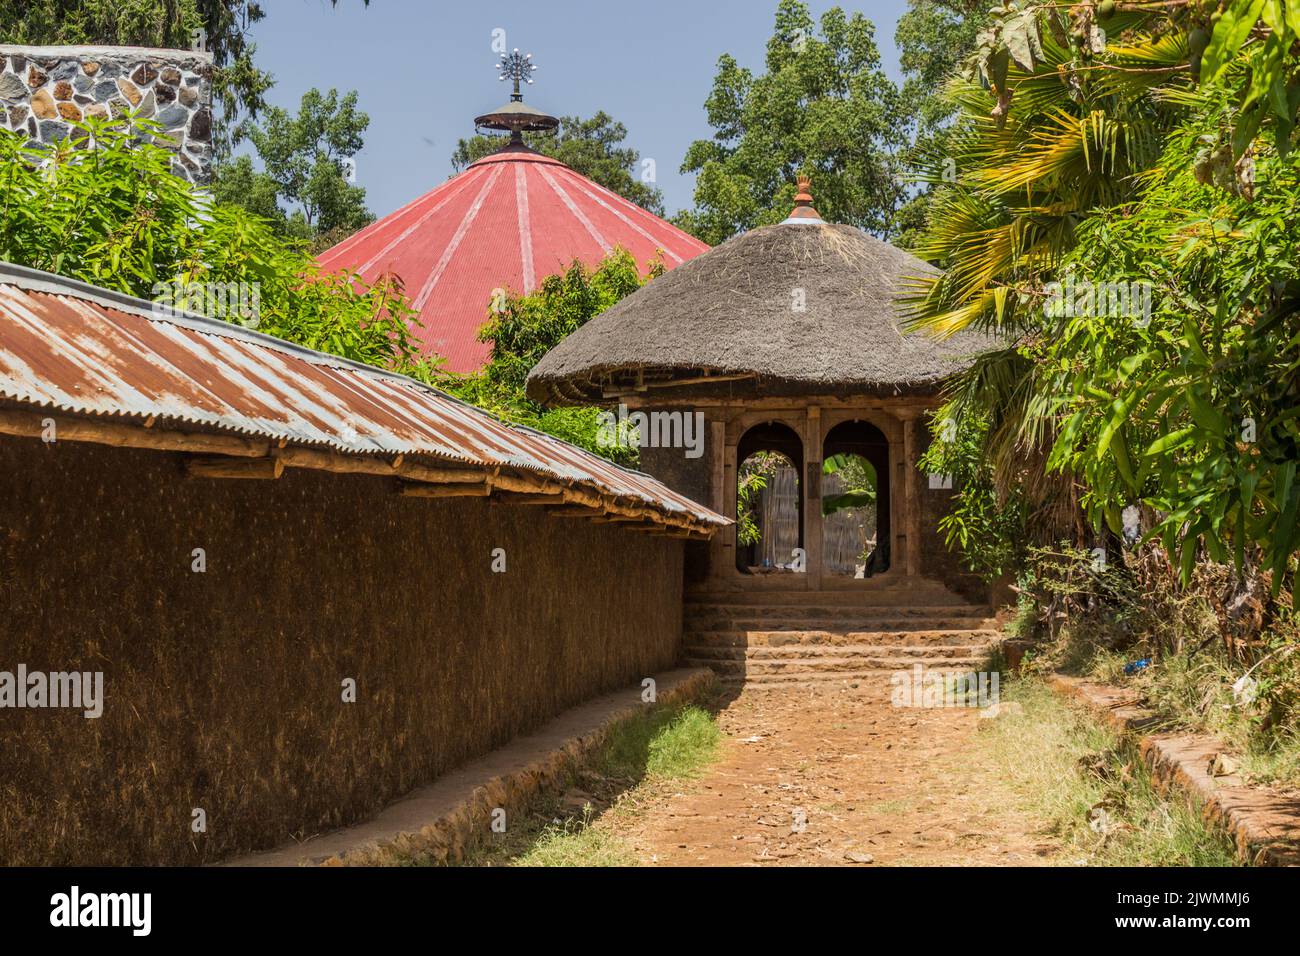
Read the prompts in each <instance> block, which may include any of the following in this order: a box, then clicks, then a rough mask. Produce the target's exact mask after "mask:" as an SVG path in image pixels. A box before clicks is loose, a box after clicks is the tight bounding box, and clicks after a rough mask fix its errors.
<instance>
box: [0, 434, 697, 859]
mask: <svg viewBox="0 0 1300 956" xmlns="http://www.w3.org/2000/svg"><path fill="white" fill-rule="evenodd" d="M0 475H3V479H0V486H2V487H3V491H4V493H3V494H2V495H0V671H11V672H12V671H14V670H16V668H17V666H18V665H19V664H25V665H26V666H27V668H28V670H29V671H70V670H81V671H102V672H103V674H104V698H105V703H104V712H103V716H102V717H100V718H98V719H86V718H85V717H83V716H82V714H81V712H80V711H70V710H14V709H0V754H3V774H0V864H61V863H81V864H97V863H197V862H206V861H211V860H216V859H219V858H222V857H225V856H229V855H232V854H235V853H239V852H244V851H248V850H252V849H256V848H260V847H269V846H272V845H275V844H277V843H279V842H282V841H284V840H286V839H288V838H289V837H290V836H291V835H298V836H302V835H309V834H313V833H316V832H319V831H321V830H323V829H327V828H330V827H335V826H339V825H341V824H346V823H348V822H350V821H355V820H358V819H361V818H364V817H366V816H367V815H369V814H372V813H373V812H375V811H376V810H378V809H379V808H380V807H381V806H382V805H383V804H384V803H386V802H387V801H389V800H391V799H392V798H393V797H395V796H398V795H400V794H402V793H404V792H406V791H408V790H410V789H412V788H413V787H415V786H418V785H420V784H422V783H424V782H426V781H429V780H430V779H432V778H434V777H436V776H437V775H439V774H440V773H442V772H444V771H446V770H447V769H449V768H451V767H453V766H455V765H456V764H458V763H460V762H462V761H464V760H466V759H467V758H469V757H472V756H474V755H476V754H480V753H483V752H484V751H486V750H489V749H490V748H492V747H494V746H496V745H499V744H501V743H504V742H505V741H507V740H508V739H510V738H511V737H513V736H515V735H517V734H519V733H520V732H523V731H527V730H528V729H529V728H531V727H534V726H536V725H537V724H539V723H540V722H541V721H543V720H544V719H546V718H547V717H549V716H551V715H553V714H555V713H556V712H558V711H560V710H562V709H564V708H566V707H568V706H571V705H573V704H576V703H578V702H580V701H583V700H585V699H587V698H589V697H591V696H593V695H595V694H597V693H600V692H604V691H607V690H610V689H613V688H616V687H621V686H627V685H628V684H631V683H633V682H636V681H639V680H640V679H641V678H643V677H645V676H647V675H649V674H652V673H654V672H655V671H656V670H659V669H662V668H664V667H666V666H668V665H671V664H672V663H673V662H674V660H675V658H676V656H677V651H678V645H679V641H680V633H681V580H682V544H681V542H680V541H675V540H672V539H667V538H656V537H650V536H647V535H644V534H638V533H634V532H630V531H627V530H622V529H620V528H619V527H618V526H617V525H595V524H592V523H590V522H588V521H585V520H573V519H562V518H555V517H551V516H548V515H547V514H545V513H544V512H543V510H542V509H539V508H535V507H524V506H508V505H492V504H489V503H487V502H486V501H485V500H484V499H477V498H475V499H462V498H458V499H446V500H427V499H408V498H403V497H401V496H398V495H395V494H392V493H391V488H390V487H389V486H388V485H387V484H386V482H385V480H384V479H379V478H370V477H362V476H338V475H329V474H323V473H315V472H302V471H289V472H286V473H285V475H284V477H282V478H281V479H280V480H278V481H219V480H202V479H187V478H185V477H183V476H182V473H181V464H180V461H179V459H178V457H177V456H174V455H169V454H164V453H158V452H145V451H128V450H117V449H107V448H102V447H97V446H91V445H77V444H72V443H67V442H64V443H58V444H54V445H43V444H41V443H39V442H36V441H29V440H20V439H9V438H0ZM196 548H202V549H204V552H205V557H206V571H205V572H203V573H196V572H195V571H194V570H192V566H193V562H194V560H195V559H194V557H193V551H194V549H196ZM494 548H504V549H505V551H506V572H505V573H504V574H498V573H493V571H492V567H491V565H492V551H493V549H494ZM345 678H354V679H355V680H356V685H357V701H356V702H355V703H344V702H343V699H342V698H343V687H342V684H343V681H344V679H345ZM195 808H202V809H203V810H204V811H205V813H206V820H207V832H206V833H199V834H196V833H194V832H192V826H191V823H192V820H193V811H194V810H195Z"/></svg>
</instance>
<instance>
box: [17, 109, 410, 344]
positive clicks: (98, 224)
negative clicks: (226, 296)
mask: <svg viewBox="0 0 1300 956" xmlns="http://www.w3.org/2000/svg"><path fill="white" fill-rule="evenodd" d="M156 132H158V127H157V126H156V125H153V124H149V123H146V122H144V121H135V122H134V123H132V124H130V125H128V124H127V122H126V121H125V120H112V121H110V120H104V119H90V120H87V121H85V123H83V124H79V125H78V132H75V133H74V134H73V135H71V136H69V137H68V138H67V139H66V140H64V141H63V142H61V143H59V144H58V145H57V146H53V147H45V146H42V147H34V148H31V149H29V148H28V147H27V146H26V137H24V136H21V135H19V134H17V133H13V132H10V131H8V130H0V259H3V260H7V261H9V262H16V263H19V264H21V265H26V266H31V267H33V268H36V269H43V270H45V271H48V272H55V273H58V274H60V275H66V276H69V277H71V278H74V279H81V280H83V281H86V282H90V283H93V284H95V285H99V286H104V287H106V288H110V289H117V290H120V291H122V292H125V293H128V294H130V295H135V296H138V297H141V298H145V299H159V298H165V299H166V300H167V301H168V303H169V304H172V305H178V306H180V307H182V308H185V307H189V308H193V307H195V306H196V305H197V303H196V302H195V301H194V300H193V298H192V297H191V296H190V292H189V290H190V289H191V288H193V287H195V286H196V285H200V284H201V285H204V286H207V287H209V288H211V287H214V286H215V287H228V286H229V284H231V283H241V282H242V283H246V284H247V285H248V286H250V287H255V288H256V290H257V292H256V307H255V309H254V311H252V312H251V313H250V312H247V311H243V310H241V311H239V312H228V313H223V314H218V315H216V316H215V317H218V318H225V319H230V320H232V321H239V322H241V323H245V324H247V323H249V322H250V321H252V322H255V323H256V327H257V329H258V330H259V331H262V332H266V333H268V334H270V335H275V336H279V337H280V338H283V339H287V340H289V341H292V342H298V343H300V344H302V345H306V346H308V347H309V348H313V349H318V350H321V351H325V352H331V353H333V354H336V355H341V356H344V357H346V358H350V359H355V360H357V361H361V362H367V363H369V364H372V365H378V366H381V367H385V368H395V369H404V368H406V367H407V366H408V365H409V364H410V363H412V362H414V361H415V360H416V357H417V355H418V352H417V349H416V346H415V345H414V344H413V340H412V338H411V335H410V327H409V323H410V322H411V321H412V317H413V315H414V313H413V311H412V310H411V309H410V307H409V306H408V304H407V302H406V299H405V297H404V296H403V295H402V290H401V288H400V287H399V286H398V285H397V284H396V283H395V282H393V281H380V282H376V283H374V284H373V285H368V284H366V283H365V282H363V281H362V280H361V279H360V278H358V277H356V276H351V275H321V274H319V273H318V272H317V270H316V266H315V263H314V262H313V260H312V259H311V257H310V256H308V255H307V254H306V252H305V251H304V250H303V249H302V248H301V246H300V245H299V244H296V243H292V242H286V241H285V240H284V239H283V238H282V237H280V236H278V235H276V234H275V233H274V232H273V231H272V230H271V228H270V227H269V225H268V224H267V223H265V222H264V221H263V220H261V219H258V218H257V217H255V216H252V215H250V214H249V213H248V212H246V211H245V210H244V209H242V208H240V207H237V206H227V205H224V204H222V203H217V202H213V201H212V200H211V199H210V198H208V197H207V196H206V195H205V194H204V193H203V192H201V191H199V190H197V189H195V188H194V187H193V186H191V185H190V184H189V183H187V182H185V181H184V180H182V179H180V178H179V177H177V176H175V175H173V174H172V173H171V154H170V152H168V151H167V150H166V149H163V148H161V147H158V146H154V145H152V144H151V143H149V142H140V141H139V137H140V136H141V135H142V134H148V133H156ZM176 290H182V291H181V294H179V295H178V294H177V291H176ZM244 304H247V303H244ZM199 311H209V314H211V312H210V310H205V309H199Z"/></svg>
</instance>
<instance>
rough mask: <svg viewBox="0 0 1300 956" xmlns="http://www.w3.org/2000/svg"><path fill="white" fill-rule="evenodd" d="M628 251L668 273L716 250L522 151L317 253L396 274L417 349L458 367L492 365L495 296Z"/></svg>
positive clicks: (327, 264) (485, 163)
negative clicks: (484, 332)
mask: <svg viewBox="0 0 1300 956" xmlns="http://www.w3.org/2000/svg"><path fill="white" fill-rule="evenodd" d="M616 246H621V247H622V248H624V249H626V250H627V251H628V252H629V253H631V254H632V256H633V258H635V259H636V261H637V264H638V265H639V266H640V267H641V268H642V269H644V268H645V267H646V266H647V265H648V263H649V262H650V260H651V259H653V258H654V257H655V256H656V254H658V255H659V256H660V258H661V260H662V262H663V264H664V267H665V268H667V269H672V268H674V267H675V266H678V265H681V264H682V263H683V262H685V261H686V260H687V259H690V258H692V257H693V256H696V255H699V254H700V253H701V252H704V251H705V250H707V249H708V248H709V247H708V245H706V244H705V243H703V242H700V241H699V240H698V239H696V238H694V237H693V236H690V235H688V234H686V233H685V232H683V231H682V230H680V229H678V228H677V227H676V226H674V225H672V224H671V223H668V222H665V221H664V220H662V219H660V218H659V217H658V216H656V215H654V214H653V213H650V212H647V211H646V210H644V209H642V208H641V207H640V206H638V205H636V204H635V203H632V202H629V201H628V200H626V199H624V198H623V197H622V196H619V195H618V194H617V193H614V192H611V191H610V190H608V189H606V188H604V187H603V186H600V185H597V184H596V183H594V182H592V181H591V180H590V179H588V178H587V177H585V176H582V175H580V174H578V173H576V172H574V171H573V170H572V169H570V168H569V167H568V166H565V165H564V164H563V163H561V162H559V161H558V160H554V159H551V158H550V157H547V156H543V155H541V154H540V153H537V152H535V151H533V150H531V149H529V148H528V147H526V146H523V145H521V144H516V145H510V146H507V147H506V148H505V149H503V150H501V151H500V152H496V153H493V154H492V155H490V156H485V157H483V158H482V159H480V160H478V161H476V162H474V163H472V164H471V165H470V166H469V168H467V169H466V170H465V171H464V172H462V173H461V174H460V175H458V176H454V177H452V178H451V179H449V180H447V181H446V182H445V183H443V184H442V185H441V186H438V187H437V188H436V189H434V190H433V191H431V192H429V193H426V194H425V195H423V196H421V197H420V198H419V199H416V200H415V201H414V202H411V203H409V204H408V205H406V206H404V207H403V208H401V209H399V210H397V212H394V213H392V214H391V215H388V216H385V217H384V218H383V219H380V220H379V221H378V222H375V223H373V224H371V225H370V226H368V227H366V228H365V229H363V230H361V231H360V232H358V233H356V234H355V235H353V236H350V237H349V238H347V239H345V240H344V241H343V242H341V243H339V244H338V245H337V246H334V247H333V248H332V249H328V250H326V251H325V252H324V253H322V254H321V255H320V256H319V257H318V261H319V262H320V265H321V267H322V268H324V269H327V270H329V269H341V268H348V269H352V270H354V271H356V272H359V273H360V274H361V275H362V276H363V277H364V278H365V279H367V280H373V279H374V278H375V277H376V276H378V275H380V274H381V273H385V272H393V273H396V274H397V275H398V276H400V277H401V279H402V281H403V282H404V283H405V286H406V294H407V296H408V298H409V299H410V300H411V304H412V305H413V306H414V308H415V309H416V311H417V312H419V317H420V322H421V323H422V325H421V326H420V327H417V328H416V329H415V330H414V332H415V337H416V338H417V339H419V340H420V342H421V343H422V349H421V350H422V351H424V352H426V353H436V354H438V355H442V356H445V357H446V359H447V365H446V367H447V368H448V369H449V370H450V371H453V372H470V371H474V370H475V369H478V368H480V367H481V366H482V365H483V364H484V363H485V362H486V361H487V359H488V351H489V347H488V345H487V344H485V343H483V342H479V341H478V340H477V339H476V337H475V336H476V333H477V332H478V329H479V327H480V326H482V325H483V324H484V323H485V322H486V321H487V320H488V307H489V305H490V303H491V301H492V295H493V291H494V290H495V289H498V288H500V289H505V290H507V291H509V292H511V293H516V294H517V293H527V292H532V291H533V290H534V289H536V288H537V286H538V284H539V283H540V282H541V280H542V279H544V278H545V277H546V276H548V275H551V274H553V273H556V272H562V271H564V270H565V269H567V268H568V266H569V265H570V264H571V263H572V262H573V260H574V259H578V260H580V261H582V262H583V263H585V264H586V265H588V266H591V267H594V266H596V265H598V264H599V263H600V261H601V259H603V258H604V257H605V256H606V255H607V254H608V253H609V252H610V251H611V250H613V249H614V248H615V247H616Z"/></svg>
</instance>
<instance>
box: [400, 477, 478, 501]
mask: <svg viewBox="0 0 1300 956" xmlns="http://www.w3.org/2000/svg"><path fill="white" fill-rule="evenodd" d="M398 489H399V490H400V492H401V493H402V494H403V495H404V496H406V497H407V498H486V497H487V496H488V495H489V494H491V493H492V486H491V485H489V484H488V483H487V482H484V481H479V482H460V483H456V484H437V485H434V484H422V483H419V482H403V483H402V484H401V485H399V486H398Z"/></svg>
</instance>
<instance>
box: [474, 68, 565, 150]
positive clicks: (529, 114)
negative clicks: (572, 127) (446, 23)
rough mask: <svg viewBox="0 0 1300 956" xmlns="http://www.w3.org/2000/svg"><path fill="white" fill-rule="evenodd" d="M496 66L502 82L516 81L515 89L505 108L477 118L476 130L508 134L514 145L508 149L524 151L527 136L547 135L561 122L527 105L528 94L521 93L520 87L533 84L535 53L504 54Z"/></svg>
mask: <svg viewBox="0 0 1300 956" xmlns="http://www.w3.org/2000/svg"><path fill="white" fill-rule="evenodd" d="M495 66H496V70H497V79H498V80H501V81H502V82H504V81H506V80H512V81H513V82H514V89H513V90H512V91H511V93H510V102H509V103H507V104H506V105H505V106H502V107H501V108H500V109H495V110H493V111H492V112H490V113H484V114H483V115H482V116H476V117H475V118H474V126H475V127H476V128H477V129H498V130H502V131H504V132H508V133H509V134H510V142H509V143H508V144H507V147H505V148H509V147H510V146H520V147H522V146H523V141H524V138H523V134H524V133H538V132H543V131H545V130H551V129H555V128H556V127H557V126H559V125H560V121H559V120H558V119H556V118H555V117H554V116H550V115H548V114H546V113H543V112H542V111H541V110H538V109H533V107H531V106H526V105H525V104H524V94H523V93H522V92H521V89H520V84H521V83H532V82H533V71H534V70H536V69H537V64H536V63H534V62H533V55H532V54H531V53H520V52H519V50H518V48H516V49H514V50H511V51H510V52H509V53H502V54H501V60H500V61H499V62H498V63H496V64H495Z"/></svg>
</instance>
